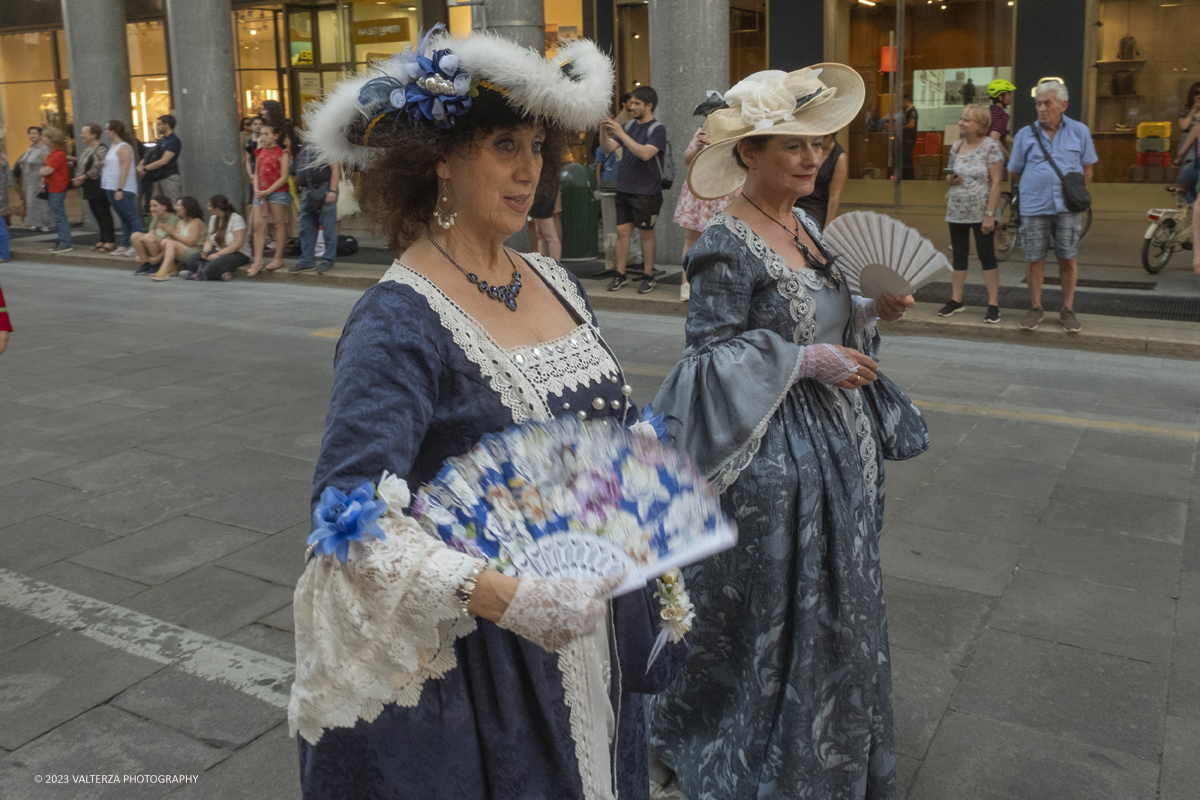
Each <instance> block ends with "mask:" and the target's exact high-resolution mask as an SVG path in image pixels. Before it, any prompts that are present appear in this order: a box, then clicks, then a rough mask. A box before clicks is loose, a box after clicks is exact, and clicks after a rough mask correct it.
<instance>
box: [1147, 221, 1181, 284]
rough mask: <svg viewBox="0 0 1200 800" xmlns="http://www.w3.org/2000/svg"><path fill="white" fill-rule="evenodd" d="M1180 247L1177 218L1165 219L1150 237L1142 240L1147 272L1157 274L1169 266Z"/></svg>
mask: <svg viewBox="0 0 1200 800" xmlns="http://www.w3.org/2000/svg"><path fill="white" fill-rule="evenodd" d="M1178 248H1179V229H1178V227H1177V226H1176V224H1175V220H1173V219H1168V220H1164V221H1163V223H1162V224H1161V225H1159V226H1158V228H1157V229H1156V230H1155V231H1154V233H1153V234H1151V236H1150V238H1149V239H1145V240H1143V242H1142V266H1143V267H1145V268H1146V272H1149V273H1150V274H1151V275H1157V274H1158V273H1160V272H1162V271H1163V269H1164V268H1165V267H1166V266H1167V262H1169V261H1170V260H1171V256H1173V255H1175V251H1176V250H1177V249H1178Z"/></svg>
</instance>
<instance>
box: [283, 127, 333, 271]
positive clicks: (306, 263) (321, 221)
mask: <svg viewBox="0 0 1200 800" xmlns="http://www.w3.org/2000/svg"><path fill="white" fill-rule="evenodd" d="M315 160H316V158H315V154H314V152H313V149H312V146H311V145H307V144H306V145H304V147H303V149H301V150H300V154H299V155H298V156H296V160H295V161H293V162H292V174H293V175H294V176H295V178H296V186H297V187H299V188H300V190H301V195H300V236H299V239H300V260H299V261H298V262H296V263H295V264H293V265H292V266H291V267H289V268H288V272H303V271H304V270H306V269H312V268H313V266H314V262H315V261H316V249H317V231H318V229H319V230H320V231H321V236H322V242H323V243H324V245H325V249H324V251H323V252H322V253H321V264H320V266H318V267H317V273H318V274H320V275H324V274H325V273H326V272H329V270H331V269H333V262H334V259H335V258H336V256H337V244H338V237H337V201H338V184H340V183H341V177H342V170H341V165H339V164H336V163H335V164H322V165H320V166H315V165H314V162H315Z"/></svg>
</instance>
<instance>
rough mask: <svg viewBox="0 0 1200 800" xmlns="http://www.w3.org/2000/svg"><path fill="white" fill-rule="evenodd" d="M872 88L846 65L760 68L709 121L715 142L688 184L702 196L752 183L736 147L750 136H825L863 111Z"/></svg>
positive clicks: (694, 165) (699, 158)
mask: <svg viewBox="0 0 1200 800" xmlns="http://www.w3.org/2000/svg"><path fill="white" fill-rule="evenodd" d="M865 97H866V88H865V87H864V86H863V80H862V78H861V77H860V76H859V74H858V73H857V72H855V71H854V70H852V69H850V67H847V66H846V65H844V64H816V65H814V66H812V67H807V68H805V69H801V70H796V71H795V72H783V71H782V70H765V71H763V72H756V73H755V74H753V75H751V76H750V77H748V78H746V79H745V80H743V81H741V82H740V83H738V84H737V85H736V86H734V87H733V88H732V89H730V90H729V91H728V92H726V93H725V102H726V103H727V104H728V105H729V107H728V108H723V109H720V110H718V111H714V112H713V113H712V114H710V115H709V117H708V120H707V121H706V122H705V123H704V132H705V133H706V134H708V138H709V140H710V141H711V142H712V144H711V145H709V146H708V147H706V148H705V149H704V150H702V151H701V152H700V155H698V156H696V158H695V160H693V161H692V166H691V169H689V170H688V189H690V190H691V192H692V194H693V195H695V196H696V197H698V198H700V199H702V200H715V199H717V198H718V197H724V196H725V195H727V194H729V193H730V192H732V191H733V190H734V189H737V188H738V187H740V186H741V185H742V184H743V183H745V182H746V170H744V169H743V168H742V167H740V166H739V165H738V163H737V160H736V159H735V158H734V155H733V148H734V147H736V146H737V143H738V142H739V141H740V140H742V139H744V138H746V137H747V136H825V135H827V134H831V133H836V132H837V131H839V130H841V129H842V128H844V127H846V125H848V124H850V121H851V120H853V119H854V117H855V116H857V115H858V112H859V109H861V108H862V104H863V99H864V98H865Z"/></svg>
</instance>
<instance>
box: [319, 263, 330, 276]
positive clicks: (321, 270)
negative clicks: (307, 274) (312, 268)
mask: <svg viewBox="0 0 1200 800" xmlns="http://www.w3.org/2000/svg"><path fill="white" fill-rule="evenodd" d="M331 269H333V262H332V261H322V262H321V265H320V266H318V267H317V274H318V275H324V274H325V273H326V272H329V270H331Z"/></svg>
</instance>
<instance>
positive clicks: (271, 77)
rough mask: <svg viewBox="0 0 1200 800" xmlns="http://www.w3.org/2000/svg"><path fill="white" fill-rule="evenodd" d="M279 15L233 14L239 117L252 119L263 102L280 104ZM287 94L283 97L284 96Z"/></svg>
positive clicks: (253, 11)
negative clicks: (277, 102)
mask: <svg viewBox="0 0 1200 800" xmlns="http://www.w3.org/2000/svg"><path fill="white" fill-rule="evenodd" d="M279 20H280V14H279V12H278V11H272V10H269V9H257V8H256V9H247V10H244V11H235V12H234V30H235V31H236V34H237V81H238V111H239V114H240V115H241V116H253V115H254V114H256V113H257V112H258V108H259V106H260V104H261V103H262V101H263V100H279V101H281V102H284V106H285V107H286V105H287V103H286V99H287V98H286V96H281V92H280V89H281V82H280V63H279V48H278V47H277V46H276V40H277V39H278V38H281V37H280V36H279V34H280V32H281V31H280V30H279V28H280V25H279ZM285 94H286V93H284V95H285Z"/></svg>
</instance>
